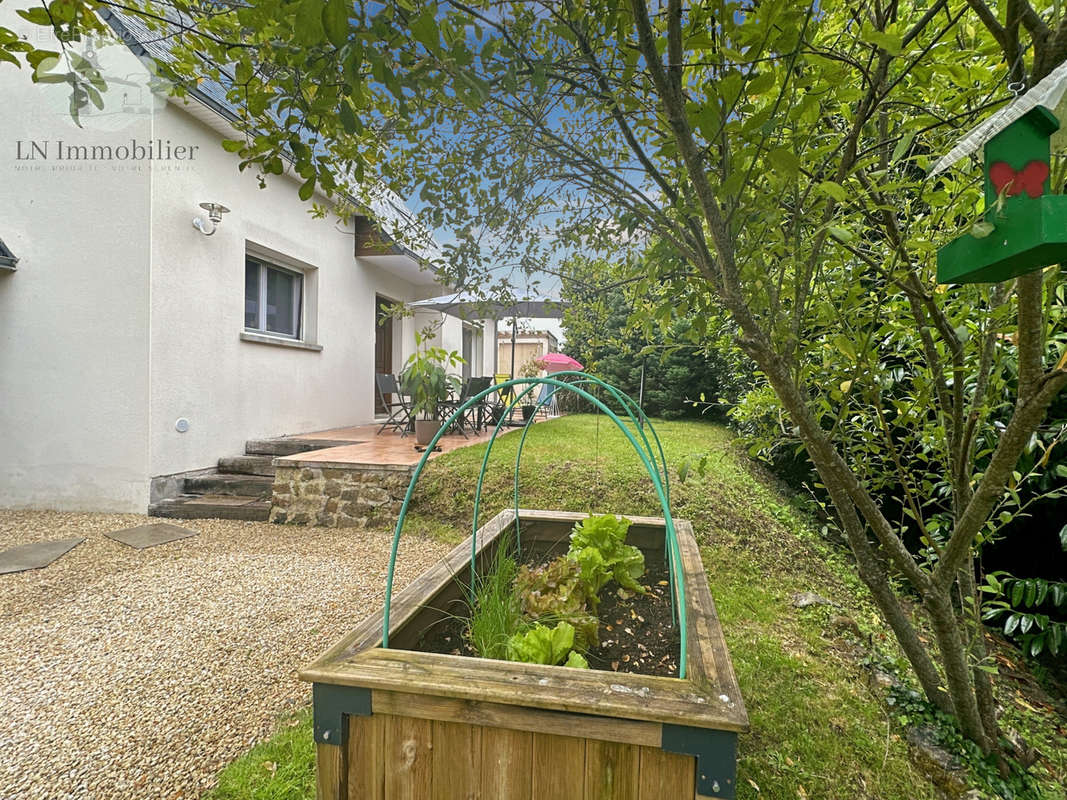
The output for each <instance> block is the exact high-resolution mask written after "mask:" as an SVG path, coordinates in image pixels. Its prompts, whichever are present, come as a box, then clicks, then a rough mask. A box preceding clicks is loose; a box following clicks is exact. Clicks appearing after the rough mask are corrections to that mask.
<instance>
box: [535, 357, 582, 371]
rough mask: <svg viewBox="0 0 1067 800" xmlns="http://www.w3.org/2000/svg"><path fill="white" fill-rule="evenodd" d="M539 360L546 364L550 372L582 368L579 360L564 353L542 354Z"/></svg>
mask: <svg viewBox="0 0 1067 800" xmlns="http://www.w3.org/2000/svg"><path fill="white" fill-rule="evenodd" d="M538 361H540V362H541V363H542V364H544V365H545V369H546V370H547V371H548V372H560V371H561V370H567V369H574V370H580V369H582V365H581V364H580V363H579V362H577V361H575V360H574V359H573V358H571V357H570V356H566V355H564V354H563V353H549V354H548V355H546V356H541V358H539V359H538Z"/></svg>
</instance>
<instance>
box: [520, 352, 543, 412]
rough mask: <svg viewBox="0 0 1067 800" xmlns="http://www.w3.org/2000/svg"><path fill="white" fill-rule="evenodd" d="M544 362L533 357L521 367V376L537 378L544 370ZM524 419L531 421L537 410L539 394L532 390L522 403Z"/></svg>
mask: <svg viewBox="0 0 1067 800" xmlns="http://www.w3.org/2000/svg"><path fill="white" fill-rule="evenodd" d="M544 368H545V365H544V362H543V361H541V359H540V358H531V359H530V360H529V361H527V362H526V363H524V364H523V365H522V366H521V367H519V377H521V378H537V377H540V375H541V372H542V371H543V370H544ZM521 408H522V421H523V422H529V421H530V419H531V418H532V417H533V415H534V411H536V410H537V395H536V392H530V394H528V395H526V397H524V398H523V403H522V406H521Z"/></svg>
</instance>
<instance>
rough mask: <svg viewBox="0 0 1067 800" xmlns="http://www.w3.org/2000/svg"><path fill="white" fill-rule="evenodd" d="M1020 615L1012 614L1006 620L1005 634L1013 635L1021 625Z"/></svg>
mask: <svg viewBox="0 0 1067 800" xmlns="http://www.w3.org/2000/svg"><path fill="white" fill-rule="evenodd" d="M1019 620H1020V617H1019V615H1018V614H1012V615H1011V616H1010V617H1008V618H1007V619H1006V620H1005V621H1004V635H1005V636H1011V635H1012V634H1013V633H1015V629H1016V628H1018V627H1019Z"/></svg>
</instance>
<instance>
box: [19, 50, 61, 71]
mask: <svg viewBox="0 0 1067 800" xmlns="http://www.w3.org/2000/svg"><path fill="white" fill-rule="evenodd" d="M26 61H27V63H28V64H29V65H30V66H31V67H33V68H34V69H39V68H40V67H41V64H42V63H44V62H45V61H52V62H54V63H51V64H45V70H49V69H51V68H52V67H54V66H55V65H56V64H58V63H59V53H57V52H55V51H53V50H34V51H33V52H32V53H27V54H26Z"/></svg>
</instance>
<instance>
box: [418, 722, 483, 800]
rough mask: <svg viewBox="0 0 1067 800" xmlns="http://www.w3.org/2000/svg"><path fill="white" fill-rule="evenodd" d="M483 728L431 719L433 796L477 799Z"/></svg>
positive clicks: (449, 799)
mask: <svg viewBox="0 0 1067 800" xmlns="http://www.w3.org/2000/svg"><path fill="white" fill-rule="evenodd" d="M484 731H485V728H483V727H482V726H481V725H464V724H463V723H459V722H441V721H440V720H434V722H433V795H432V796H431V797H432V800H478V798H479V795H480V786H479V784H480V778H479V773H480V772H481V768H482V734H483V732H484Z"/></svg>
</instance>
